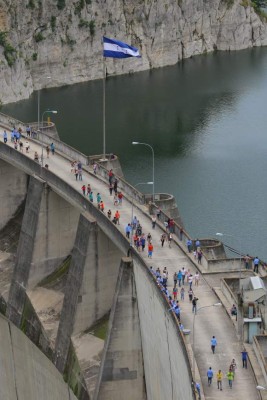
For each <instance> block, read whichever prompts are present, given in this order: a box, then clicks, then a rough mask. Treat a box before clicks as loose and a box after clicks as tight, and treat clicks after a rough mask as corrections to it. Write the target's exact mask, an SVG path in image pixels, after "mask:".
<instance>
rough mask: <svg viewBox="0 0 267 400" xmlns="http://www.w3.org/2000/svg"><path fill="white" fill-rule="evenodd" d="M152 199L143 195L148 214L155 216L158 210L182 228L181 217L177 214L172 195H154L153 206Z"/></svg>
mask: <svg viewBox="0 0 267 400" xmlns="http://www.w3.org/2000/svg"><path fill="white" fill-rule="evenodd" d="M152 200H153V197H152V195H150V194H149V195H148V194H146V195H145V201H146V203H149V202H150V204H149V213H150V214H151V215H152V214H156V212H157V211H158V209H159V208H160V210H161V211H163V212H164V213H165V214H166V215H168V216H169V218H172V219H174V221H175V222H177V224H179V225H181V226H183V221H182V218H181V215H180V213H179V210H178V207H177V204H176V200H175V197H174V196H173V195H172V194H168V193H156V194H155V204H153V203H152Z"/></svg>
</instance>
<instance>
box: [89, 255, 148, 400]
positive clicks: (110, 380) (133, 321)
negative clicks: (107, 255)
mask: <svg viewBox="0 0 267 400" xmlns="http://www.w3.org/2000/svg"><path fill="white" fill-rule="evenodd" d="M110 399H117V400H125V399H131V400H144V399H146V393H145V383H144V369H143V355H142V345H141V334H140V321H139V313H138V304H137V297H136V288H135V281H134V274H133V263H132V259H130V258H126V257H125V258H122V261H121V265H120V271H119V276H118V281H117V287H116V292H115V295H114V301H113V305H112V309H111V313H110V319H109V329H108V334H107V338H106V342H105V347H104V351H103V357H102V362H101V366H100V373H99V379H98V384H97V387H96V390H95V395H94V400H110Z"/></svg>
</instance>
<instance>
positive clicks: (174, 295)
mask: <svg viewBox="0 0 267 400" xmlns="http://www.w3.org/2000/svg"><path fill="white" fill-rule="evenodd" d="M172 295H173V299H174V300H177V295H178V289H177V286H174V288H173V289H172Z"/></svg>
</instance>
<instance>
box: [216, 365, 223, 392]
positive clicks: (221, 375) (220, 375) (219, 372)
mask: <svg viewBox="0 0 267 400" xmlns="http://www.w3.org/2000/svg"><path fill="white" fill-rule="evenodd" d="M216 378H217V387H218V389H220V390H222V380H223V373H222V371H221V370H220V369H219V371H218V372H217V374H216Z"/></svg>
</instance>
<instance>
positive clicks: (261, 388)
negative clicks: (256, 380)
mask: <svg viewBox="0 0 267 400" xmlns="http://www.w3.org/2000/svg"><path fill="white" fill-rule="evenodd" d="M256 389H258V390H267V388H266V387H264V386H260V385H258V386H256Z"/></svg>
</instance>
